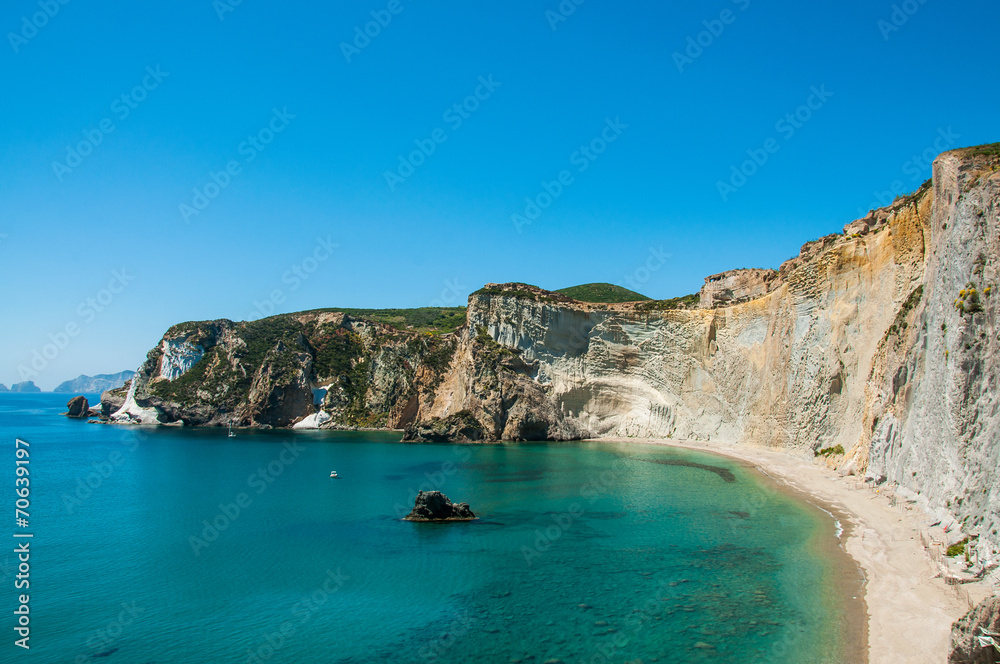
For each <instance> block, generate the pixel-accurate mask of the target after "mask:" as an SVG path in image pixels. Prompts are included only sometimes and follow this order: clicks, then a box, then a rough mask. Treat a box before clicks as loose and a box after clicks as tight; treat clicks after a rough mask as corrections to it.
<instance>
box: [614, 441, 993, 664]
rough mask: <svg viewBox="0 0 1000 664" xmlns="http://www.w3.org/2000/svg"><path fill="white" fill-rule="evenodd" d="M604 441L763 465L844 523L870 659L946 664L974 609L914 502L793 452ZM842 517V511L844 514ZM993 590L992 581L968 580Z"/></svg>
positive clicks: (887, 663) (874, 663)
mask: <svg viewBox="0 0 1000 664" xmlns="http://www.w3.org/2000/svg"><path fill="white" fill-rule="evenodd" d="M599 440H600V441H602V442H629V443H640V444H647V445H665V446H670V447H677V448H682V449H690V450H695V451H699V452H708V453H714V454H719V455H721V456H725V457H728V458H731V459H736V460H739V461H743V462H745V463H748V464H750V465H752V466H754V467H756V468H757V469H758V470H759V471H760V472H761V473H762V474H763V475H765V476H767V477H770V478H771V479H773V480H774V481H775V482H776V484H777V485H779V486H783V487H785V488H787V489H788V490H789V491H791V492H792V493H794V494H796V495H797V497H799V498H800V499H803V500H804V501H805V502H807V503H810V504H812V505H813V506H815V507H818V508H820V509H825V510H827V511H828V512H830V513H831V514H833V515H834V519H835V520H837V521H840V522H841V526H842V528H843V529H844V530H843V533H842V535H841V541H842V545H843V549H844V551H845V552H846V553H847V554H848V555H849V556H850V557H851V558H852V559H853V560H854V562H855V564H856V565H857V566H858V567H859V568H860V569H861V570H862V572H863V573H864V576H865V582H864V584H863V595H862V598H863V600H864V602H863V605H864V607H865V613H866V620H863V621H862V622H864V623H866V629H865V630H864V631H865V632H866V634H865V636H866V640H867V653H868V657H867V661H868V663H869V664H898V663H899V662H906V663H907V664H942V663H943V662H945V661H947V658H948V652H949V648H950V634H951V625H952V623H953V622H954V621H955V620H958V618H960V617H961V616H962V615H964V614H965V613H966V612H967V611H968V610H969V608H970V606H969V603H968V600H967V599H965V598H963V597H961V596H960V594H959V593H958V592H956V590H955V588H954V587H953V586H948V585H946V584H945V581H944V579H943V578H941V575H940V570H939V569H938V568H937V567H936V564H935V563H934V561H933V560H932V559H931V557H930V555H929V554H928V552H927V551H926V549H925V548H924V546H923V544H922V543H921V535H922V528H923V524H922V523H921V521H922V520H926V515H925V514H923V513H922V512H920V511H919V510H917V509H916V508H912V507H909V506H907V505H905V504H904V505H898V504H897V505H895V506H893V505H890V502H889V499H888V498H886V497H885V496H884V495H883V494H881V492H876V491H872V490H870V489H869V488H868V487H867V486H865V485H864V484H863V483H861V481H860V479H859V478H856V477H844V476H841V475H839V474H838V473H837V472H835V471H833V470H831V469H829V468H826V467H824V466H821V465H818V464H816V463H814V462H813V461H812V460H811V459H807V458H805V457H796V456H794V455H793V454H792V453H788V452H783V451H776V450H769V449H764V448H757V447H742V446H736V445H732V444H730V445H725V444H720V443H715V442H711V443H706V442H700V441H680V440H667V439H637V438H601V439H599ZM838 513H839V515H840V517H842V518H840V517H838V516H837V515H838ZM963 587H964V588H966V589H967V590H968V591H971V592H970V593H969V595H970V596H971V595H972V594H973V593H975V594H977V595H980V594H981V595H983V596H986V595H988V594H990V590H989V589H988V588H986V587H985V585H984V584H982V583H979V584H968V585H966V586H963Z"/></svg>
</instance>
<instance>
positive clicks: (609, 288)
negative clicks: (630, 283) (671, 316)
mask: <svg viewBox="0 0 1000 664" xmlns="http://www.w3.org/2000/svg"><path fill="white" fill-rule="evenodd" d="M556 292H557V293H562V294H563V295H565V296H566V297H571V298H573V299H574V300H579V301H580V302H591V303H596V304H616V303H618V302H648V301H650V300H652V299H653V298H650V297H646V296H645V295H642V294H640V293H636V292H635V291H630V290H629V289H627V288H622V287H621V286H615V285H614V284H583V285H581V286H571V287H569V288H561V289H559V290H557V291H556Z"/></svg>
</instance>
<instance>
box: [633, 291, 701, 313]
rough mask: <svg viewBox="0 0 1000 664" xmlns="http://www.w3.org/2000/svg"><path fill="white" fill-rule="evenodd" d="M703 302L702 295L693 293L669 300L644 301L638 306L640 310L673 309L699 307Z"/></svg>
mask: <svg viewBox="0 0 1000 664" xmlns="http://www.w3.org/2000/svg"><path fill="white" fill-rule="evenodd" d="M700 303H701V295H699V294H698V293H692V294H690V295H682V296H681V297H672V298H670V299H669V300H650V301H649V302H643V303H642V304H640V305H639V306H638V307H636V309H637V310H639V311H673V310H674V309H697V308H698V305H699V304H700Z"/></svg>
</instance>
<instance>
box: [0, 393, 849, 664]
mask: <svg viewBox="0 0 1000 664" xmlns="http://www.w3.org/2000/svg"><path fill="white" fill-rule="evenodd" d="M65 401H66V395H49V394H42V395H0V436H2V440H3V444H2V447H0V449H3V450H5V452H4V455H6V456H7V457H8V461H7V462H6V465H7V466H8V468H9V470H8V472H5V473H4V476H5V477H6V478H7V480H6V482H7V483H8V485H9V486H8V487H6V488H0V495H6V496H8V498H7V499H8V500H9V502H10V512H11V513H12V512H13V509H14V505H13V502H14V496H13V483H14V479H13V471H12V469H13V467H14V438H15V437H20V438H22V439H25V440H27V441H28V442H29V443H30V444H31V447H30V450H31V457H30V459H31V463H30V468H31V472H32V475H31V479H32V485H31V489H32V494H31V500H32V505H31V509H30V513H31V519H30V523H31V526H30V528H28V529H27V532H32V533H34V538H33V540H32V542H31V549H32V557H31V565H32V567H31V589H30V595H31V604H30V606H31V616H32V622H31V629H32V632H31V641H30V643H31V646H32V648H31V650H30V655H29V657H30V660H28V661H39V662H84V661H87V662H103V663H106V664H117V663H140V664H141V663H143V662H376V661H381V662H503V663H507V662H511V661H514V660H522V661H524V662H536V663H539V664H540V663H542V662H545V661H547V660H549V659H559V660H562V661H563V662H566V663H571V662H594V663H597V662H625V661H634V660H641V661H643V662H658V661H659V662H720V661H722V662H737V661H738V662H793V663H794V662H809V663H813V662H841V661H850V660H849V658H848V656H847V655H845V652H847V651H846V650H845V646H844V643H845V639H844V635H843V634H842V633H841V632H842V631H843V629H842V626H843V625H844V620H845V609H844V607H843V605H842V602H841V601H840V600H839V599H838V596H839V595H838V592H837V586H836V584H837V582H838V580H839V572H838V565H839V564H840V563H838V562H837V560H836V557H835V556H833V555H829V553H830V551H832V550H833V549H835V539H834V538H835V533H834V522H833V520H832V519H831V518H829V517H827V516H826V515H824V514H823V513H822V512H819V511H818V510H816V509H815V508H812V507H810V506H807V505H803V504H802V503H800V502H798V501H796V500H794V499H792V498H790V497H788V496H787V495H785V494H784V493H781V492H778V491H776V490H774V489H773V488H772V487H771V486H770V485H769V483H768V482H767V481H765V480H763V479H762V478H761V477H760V476H759V475H757V474H756V473H755V472H753V471H751V470H748V469H746V468H744V467H742V466H741V465H739V464H737V463H736V462H733V461H730V460H727V459H721V458H718V457H714V456H708V455H702V454H696V453H688V452H680V451H676V450H668V449H664V448H659V447H653V446H643V445H614V444H597V443H575V444H531V445H490V446H448V445H402V444H398V443H396V442H394V441H396V440H398V434H382V433H331V432H294V433H292V432H284V431H282V432H250V431H240V432H239V433H238V436H237V437H236V438H234V439H229V438H227V437H226V435H225V432H224V431H220V430H190V429H188V430H184V429H175V428H163V429H152V430H140V429H137V428H121V427H110V426H101V425H93V424H90V425H88V424H86V423H84V422H79V421H70V420H67V419H65V418H61V417H58V415H57V413H59V412H60V410H64V405H65ZM691 464H695V465H691ZM331 469H336V470H337V471H338V472H339V473H340V474H341V475H342V479H339V480H331V479H330V478H329V473H330V470H331ZM88 484H89V486H88ZM421 488H423V489H430V488H438V489H441V490H442V491H444V492H445V493H446V494H448V495H449V497H451V498H452V499H453V500H461V501H466V502H469V503H470V504H471V506H472V508H473V509H474V510H475V511H476V513H477V514H479V515H480V516H481V517H482V518H481V519H479V520H478V521H475V522H472V523H453V524H445V525H438V524H418V523H409V522H404V521H401V520H400V519H399V516H400V515H401V514H403V513H405V511H407V509H408V508H409V507H410V506H412V498H413V495H414V494H415V492H416V491H417V490H418V489H421ZM8 527H9V531H8V535H6V536H5V537H8V538H10V534H11V533H13V532H15V531H18V530H19V529H18V528H16V527H15V526H14V523H13V514H12V515H11V523H10V524H9V526H8ZM0 533H2V531H0ZM8 541H14V540H13V539H12V538H10V539H8ZM12 548H13V547H8V549H7V550H8V551H11V550H12ZM13 558H14V556H13V554H12V553H5V554H0V567H2V569H0V576H2V577H3V586H4V588H5V589H4V592H3V593H0V598H2V601H3V602H4V603H5V604H6V605H7V606H9V607H10V610H13V609H14V608H16V604H15V598H16V594H17V592H16V591H15V590H14V589H13V574H14V568H13V564H16V563H15V562H14V560H13ZM4 611H5V613H6V612H7V609H4ZM6 615H8V616H10V613H6ZM8 622H10V623H11V626H13V621H12V620H10V619H8ZM5 632H6V633H7V634H8V637H7V639H6V641H5V642H4V643H2V644H0V661H10V662H13V661H26V660H25V659H24V655H25V653H24V652H23V651H22V650H21V649H19V648H16V647H14V646H13V640H14V636H11V634H12V632H11V631H10V630H9V629H8V630H5ZM104 653H110V654H106V655H105V656H104V657H100V658H94V657H93V656H94V655H99V654H104Z"/></svg>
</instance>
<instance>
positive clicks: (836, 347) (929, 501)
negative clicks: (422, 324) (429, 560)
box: [105, 145, 1000, 559]
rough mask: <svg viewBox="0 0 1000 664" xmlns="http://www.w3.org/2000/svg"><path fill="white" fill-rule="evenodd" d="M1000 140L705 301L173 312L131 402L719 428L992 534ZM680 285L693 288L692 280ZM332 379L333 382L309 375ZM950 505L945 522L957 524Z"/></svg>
mask: <svg viewBox="0 0 1000 664" xmlns="http://www.w3.org/2000/svg"><path fill="white" fill-rule="evenodd" d="M998 169H1000V145H994V146H985V147H983V148H976V149H967V150H959V151H953V152H949V153H945V154H943V155H942V156H941V157H939V158H938V160H937V161H936V162H935V166H934V179H933V185H931V183H928V184H926V185H925V186H924V187H921V189H920V190H918V191H917V192H916V193H915V194H913V195H911V196H908V197H904V198H901V199H898V200H897V201H895V202H894V203H893V205H891V206H889V207H887V208H883V209H880V210H875V211H872V212H871V213H869V214H868V215H867V216H866V217H865V218H863V219H859V220H856V221H854V222H852V223H850V224H848V225H847V226H846V227H845V229H844V233H842V234H837V235H829V236H827V237H824V238H821V239H819V240H817V241H814V242H809V243H807V244H806V245H804V246H803V247H802V250H801V251H800V253H799V256H797V257H795V258H793V259H791V260H789V261H786V262H785V263H784V264H783V265H782V266H781V267H780V269H779V270H778V271H777V273H774V272H773V271H765V270H758V271H735V272H732V273H723V274H721V275H715V277H718V278H717V279H714V280H710V281H709V282H708V283H707V284H706V287H705V289H703V292H702V294H701V301H702V303H703V306H702V307H701V308H695V309H689V308H677V307H678V306H680V305H679V304H678V302H677V301H650V302H641V303H623V304H587V303H583V302H578V301H575V300H572V299H570V298H568V297H566V296H564V295H560V294H558V293H553V292H548V291H543V290H540V289H537V288H534V287H530V286H525V285H523V284H502V285H497V284H490V285H488V286H487V287H486V288H484V289H482V290H480V291H479V292H477V293H475V294H473V295H472V296H471V297H470V298H469V307H468V314H467V316H468V318H467V322H466V325H465V326H464V327H462V328H460V329H459V330H458V331H457V332H456V333H455V334H453V335H444V336H431V337H428V336H426V335H419V334H414V333H409V332H402V331H399V330H396V329H393V328H391V327H388V326H386V325H382V324H379V323H374V322H371V321H366V320H363V319H359V318H356V317H352V316H347V315H344V314H336V313H320V312H311V313H305V314H298V315H289V316H279V317H275V318H272V319H266V320H264V321H258V322H256V323H232V322H230V321H212V322H205V323H188V324H184V325H180V326H175V328H172V329H171V330H170V331H168V333H167V334H166V335H165V336H164V339H163V341H162V342H161V344H160V345H159V346H158V347H157V348H155V349H154V350H153V351H151V352H150V354H149V356H148V359H147V361H146V363H145V364H144V365H143V367H142V368H141V369H140V371H139V374H138V375H137V376H136V379H135V380H134V381H133V383H134V388H135V389H134V390H133V391H134V398H131V401H130V397H129V395H128V394H126V393H123V392H121V391H119V392H118V393H117V394H109V395H108V401H107V402H106V404H105V409H106V410H110V407H109V404H113V405H115V406H118V403H119V402H118V401H115V400H121V401H120V403H121V404H122V405H121V406H119V407H118V408H116V409H115V410H116V411H117V412H118V416H119V418H125V419H133V420H135V419H139V420H145V421H150V420H151V419H152V420H158V421H160V422H176V421H183V422H185V423H188V424H222V423H225V422H226V421H228V420H229V419H230V418H232V419H234V420H235V421H236V422H238V423H240V424H244V425H258V426H261V425H267V426H293V425H299V426H302V425H303V424H305V425H307V426H323V427H333V426H388V427H400V428H402V427H406V433H405V435H404V436H405V439H407V440H486V441H489V440H536V439H555V440H566V439H576V438H581V437H589V436H637V437H645V436H656V437H676V438H686V439H696V440H708V439H720V440H726V441H733V442H737V443H742V444H753V445H762V446H767V447H773V448H785V449H789V450H793V451H801V452H803V453H809V451H813V452H820V451H821V450H822V451H823V453H824V458H826V459H827V461H828V463H830V464H832V465H837V466H839V467H840V468H841V469H842V470H843V471H845V472H855V473H859V474H864V475H866V476H867V477H869V478H871V479H873V480H875V481H878V482H884V481H892V482H895V483H897V484H898V485H899V487H900V489H899V490H900V491H901V492H903V493H904V495H908V496H910V497H911V498H912V499H913V500H915V501H917V502H920V503H922V504H923V506H924V507H925V508H926V509H928V510H930V511H932V512H938V513H939V514H940V517H941V518H942V520H945V521H948V522H953V523H954V524H955V525H956V526H961V528H963V529H964V530H965V532H967V533H970V534H973V535H978V536H979V538H978V540H976V541H975V543H974V544H975V547H976V548H977V550H978V552H979V554H980V555H981V556H983V557H985V558H987V559H989V558H992V557H995V556H997V555H998V554H997V549H998V544H1000V538H998V536H997V531H998V528H1000V471H998V468H1000V458H998V457H1000V430H998V426H1000V425H998V422H1000V403H998V399H997V396H996V387H997V385H996V382H997V380H1000V366H998V363H1000V336H998V332H1000V331H998V329H997V326H996V315H997V314H996V310H997V307H996V299H997V296H998V294H995V291H996V288H997V270H998V265H997V261H998V250H1000V246H998V244H1000V223H998V203H1000V195H998V194H1000V192H998V188H1000V170H998ZM686 301H687V300H685V302H686ZM323 390H326V391H325V395H323V396H322V398H319V397H317V396H316V395H318V394H323V392H322V391H323ZM945 525H949V524H945Z"/></svg>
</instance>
